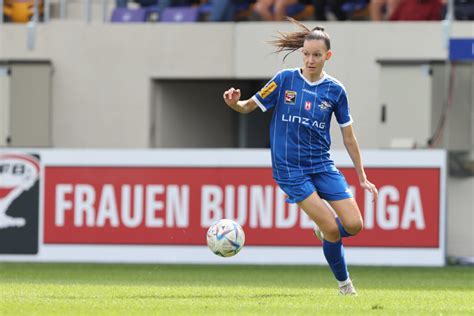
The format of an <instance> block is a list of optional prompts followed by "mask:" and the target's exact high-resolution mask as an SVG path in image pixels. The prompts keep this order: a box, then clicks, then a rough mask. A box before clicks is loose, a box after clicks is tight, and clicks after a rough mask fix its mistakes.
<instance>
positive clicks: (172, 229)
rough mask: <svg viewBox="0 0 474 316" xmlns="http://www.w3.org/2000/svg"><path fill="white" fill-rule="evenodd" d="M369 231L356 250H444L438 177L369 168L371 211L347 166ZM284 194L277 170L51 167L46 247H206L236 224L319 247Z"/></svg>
mask: <svg viewBox="0 0 474 316" xmlns="http://www.w3.org/2000/svg"><path fill="white" fill-rule="evenodd" d="M340 170H341V171H342V172H343V173H344V175H345V176H346V179H347V181H348V182H349V184H350V185H351V187H352V188H353V190H354V193H355V197H356V200H357V202H358V205H359V207H360V209H361V212H362V215H363V217H364V224H365V229H364V230H363V231H362V232H361V233H360V234H359V235H358V236H357V237H355V238H347V239H345V244H347V245H351V246H356V247H424V248H436V247H438V246H439V234H440V232H439V226H440V225H439V224H440V169H439V168H366V172H367V174H368V176H369V179H370V180H371V181H372V182H373V183H375V184H376V185H377V187H378V189H379V192H380V195H379V199H378V202H377V203H376V204H375V205H373V204H372V203H371V198H370V196H366V192H364V191H363V190H362V189H361V188H360V187H359V185H358V183H357V177H356V174H355V171H354V169H352V168H341V169H340ZM284 199H285V196H284V194H283V193H282V192H281V191H280V190H279V189H278V187H277V186H276V184H275V182H274V181H273V179H272V175H271V169H270V168H248V167H231V168H228V167H226V168H221V167H218V168H210V167H198V168H184V167H172V168H168V167H91V166H72V167H59V166H53V167H46V168H45V188H44V210H45V211H44V243H45V244H143V245H204V244H205V240H206V239H205V233H206V230H207V228H208V227H209V225H210V224H211V223H212V222H213V221H214V220H216V219H218V218H223V217H225V218H231V219H235V220H237V221H238V222H239V223H240V224H241V225H242V226H243V228H244V230H245V233H246V245H253V246H315V245H319V244H320V243H319V241H318V240H317V239H316V238H314V237H313V236H312V232H311V227H312V223H311V222H310V220H309V219H308V218H307V217H306V216H303V214H302V212H301V211H300V210H298V209H297V207H295V206H291V205H289V204H287V203H285V202H284Z"/></svg>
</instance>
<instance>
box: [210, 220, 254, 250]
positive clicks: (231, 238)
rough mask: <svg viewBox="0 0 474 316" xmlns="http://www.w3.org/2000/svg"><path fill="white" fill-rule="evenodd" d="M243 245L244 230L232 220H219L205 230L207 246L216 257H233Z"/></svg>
mask: <svg viewBox="0 0 474 316" xmlns="http://www.w3.org/2000/svg"><path fill="white" fill-rule="evenodd" d="M244 243H245V233H244V230H243V229H242V227H241V226H240V225H239V224H237V223H236V222H234V221H233V220H230V219H221V220H220V221H216V222H214V223H213V224H212V225H211V227H209V229H208V230H207V246H208V247H209V249H211V251H212V252H213V253H215V254H216V255H218V256H221V257H232V256H235V255H236V254H237V253H238V252H239V251H240V250H241V249H242V247H243V246H244Z"/></svg>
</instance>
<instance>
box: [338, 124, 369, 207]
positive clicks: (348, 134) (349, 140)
mask: <svg viewBox="0 0 474 316" xmlns="http://www.w3.org/2000/svg"><path fill="white" fill-rule="evenodd" d="M341 132H342V139H343V141H344V146H345V147H346V150H347V152H348V153H349V156H350V157H351V159H352V162H353V163H354V167H355V169H356V172H357V176H358V177H359V183H360V185H361V187H363V188H364V189H367V190H368V191H369V192H370V193H372V194H373V201H374V202H375V201H377V196H378V192H377V188H376V187H375V185H373V184H372V183H371V182H370V181H369V180H367V175H366V174H365V171H364V166H363V164H362V157H361V155H360V149H359V143H358V142H357V138H356V137H355V134H354V130H353V129H352V124H350V125H347V126H345V127H342V128H341Z"/></svg>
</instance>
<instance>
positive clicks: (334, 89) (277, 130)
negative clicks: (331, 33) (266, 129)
mask: <svg viewBox="0 0 474 316" xmlns="http://www.w3.org/2000/svg"><path fill="white" fill-rule="evenodd" d="M252 99H253V100H254V101H255V102H256V103H257V104H258V106H259V107H260V109H261V110H262V111H264V112H265V111H267V110H268V109H270V108H272V107H275V109H274V112H273V118H272V122H271V125H270V144H271V153H272V166H273V176H274V178H275V179H280V180H282V179H290V178H294V177H299V176H301V175H304V174H314V173H318V172H322V171H331V170H337V169H336V167H335V166H334V162H333V161H332V160H331V159H330V156H329V148H330V146H331V136H330V134H329V130H330V123H331V117H332V114H333V113H334V115H335V116H336V119H337V122H338V123H339V125H340V126H341V127H345V126H348V125H350V124H352V118H351V116H350V114H349V105H348V101H347V95H346V91H345V89H344V87H343V86H342V84H341V83H340V82H339V81H337V80H336V79H334V78H332V77H331V76H329V75H327V74H326V73H324V76H323V78H322V79H321V80H319V81H317V82H309V81H308V80H307V79H306V78H304V77H303V74H302V73H301V70H300V69H299V68H298V69H285V70H282V71H280V72H279V73H277V74H276V75H275V77H273V78H272V79H271V80H270V81H269V82H268V83H267V84H266V85H265V87H263V88H262V90H260V92H258V93H257V94H255V95H254V96H253V97H252Z"/></svg>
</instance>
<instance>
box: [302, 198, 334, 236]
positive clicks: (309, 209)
mask: <svg viewBox="0 0 474 316" xmlns="http://www.w3.org/2000/svg"><path fill="white" fill-rule="evenodd" d="M298 206H299V207H301V208H302V209H303V210H304V211H305V213H306V214H308V216H309V217H310V218H311V219H312V220H313V221H315V222H316V224H317V225H318V226H319V228H320V229H321V230H322V231H323V233H324V235H325V238H326V239H327V240H329V241H337V240H338V239H339V230H338V227H337V224H336V221H335V220H334V214H333V213H332V211H331V209H330V208H329V207H328V205H327V204H326V203H325V202H324V201H323V200H322V199H321V198H320V197H319V195H318V194H317V193H316V192H313V193H312V194H311V195H310V196H309V197H307V198H306V199H305V200H303V201H300V202H298Z"/></svg>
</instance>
